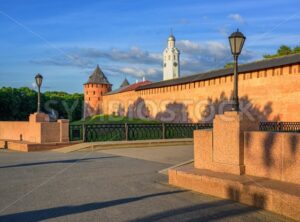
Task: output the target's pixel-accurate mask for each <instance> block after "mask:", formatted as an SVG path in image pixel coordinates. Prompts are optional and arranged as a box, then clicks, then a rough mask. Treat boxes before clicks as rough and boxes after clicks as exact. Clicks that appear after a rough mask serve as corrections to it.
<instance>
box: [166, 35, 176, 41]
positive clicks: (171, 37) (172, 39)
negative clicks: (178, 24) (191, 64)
mask: <svg viewBox="0 0 300 222" xmlns="http://www.w3.org/2000/svg"><path fill="white" fill-rule="evenodd" d="M175 40H176V39H175V37H174V35H173V34H171V35H170V36H169V38H168V41H175Z"/></svg>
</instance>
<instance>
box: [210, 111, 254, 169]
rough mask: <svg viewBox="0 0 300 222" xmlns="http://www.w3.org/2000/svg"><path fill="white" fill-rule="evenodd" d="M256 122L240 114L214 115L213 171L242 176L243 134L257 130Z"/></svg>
mask: <svg viewBox="0 0 300 222" xmlns="http://www.w3.org/2000/svg"><path fill="white" fill-rule="evenodd" d="M258 127H259V124H258V122H257V121H251V120H249V119H247V118H246V116H244V115H242V113H240V112H225V113H224V114H223V115H216V117H215V119H214V128H213V155H212V162H213V165H214V167H213V168H214V169H213V170H214V171H219V172H226V173H233V174H238V175H241V174H244V173H245V165H244V132H245V131H249V130H258Z"/></svg>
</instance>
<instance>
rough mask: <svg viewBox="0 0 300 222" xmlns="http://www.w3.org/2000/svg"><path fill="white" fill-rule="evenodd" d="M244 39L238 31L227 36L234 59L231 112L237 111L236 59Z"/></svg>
mask: <svg viewBox="0 0 300 222" xmlns="http://www.w3.org/2000/svg"><path fill="white" fill-rule="evenodd" d="M245 40H246V37H245V36H244V35H243V33H241V32H240V31H239V30H237V31H236V32H234V33H232V34H231V35H230V36H229V43H230V48H231V53H232V55H233V58H234V91H233V107H232V111H239V96H238V95H239V94H238V57H239V55H240V54H241V51H242V49H243V46H244V43H245Z"/></svg>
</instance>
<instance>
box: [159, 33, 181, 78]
mask: <svg viewBox="0 0 300 222" xmlns="http://www.w3.org/2000/svg"><path fill="white" fill-rule="evenodd" d="M175 41H176V40H175V37H174V36H173V35H172V34H171V35H170V36H169V38H168V46H167V48H166V49H165V51H164V54H163V61H164V63H163V66H164V68H163V72H164V80H168V79H175V78H178V77H179V76H180V58H179V57H180V51H179V50H178V49H177V48H176V46H175Z"/></svg>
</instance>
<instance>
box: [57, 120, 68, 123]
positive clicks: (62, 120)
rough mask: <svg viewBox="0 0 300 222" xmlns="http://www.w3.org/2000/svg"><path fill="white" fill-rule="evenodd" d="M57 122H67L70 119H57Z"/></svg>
mask: <svg viewBox="0 0 300 222" xmlns="http://www.w3.org/2000/svg"><path fill="white" fill-rule="evenodd" d="M57 122H58V123H69V122H70V120H68V119H58V120H57Z"/></svg>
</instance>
